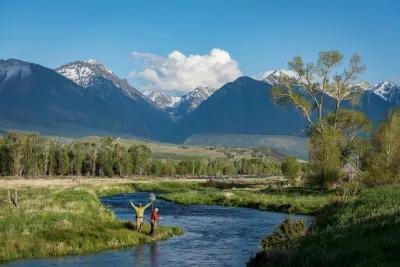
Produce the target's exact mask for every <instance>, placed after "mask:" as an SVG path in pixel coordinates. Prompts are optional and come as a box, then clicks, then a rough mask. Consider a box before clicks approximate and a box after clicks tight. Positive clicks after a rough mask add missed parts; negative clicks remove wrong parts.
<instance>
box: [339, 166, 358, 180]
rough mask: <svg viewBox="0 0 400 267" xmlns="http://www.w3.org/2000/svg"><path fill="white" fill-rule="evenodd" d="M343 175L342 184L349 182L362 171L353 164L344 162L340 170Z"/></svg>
mask: <svg viewBox="0 0 400 267" xmlns="http://www.w3.org/2000/svg"><path fill="white" fill-rule="evenodd" d="M341 171H342V173H343V179H342V180H343V182H350V181H352V180H354V178H356V177H357V176H358V175H360V174H361V173H362V171H361V170H360V169H359V168H358V167H357V166H356V165H355V164H353V163H351V162H346V163H345V164H344V165H343V166H342V169H341Z"/></svg>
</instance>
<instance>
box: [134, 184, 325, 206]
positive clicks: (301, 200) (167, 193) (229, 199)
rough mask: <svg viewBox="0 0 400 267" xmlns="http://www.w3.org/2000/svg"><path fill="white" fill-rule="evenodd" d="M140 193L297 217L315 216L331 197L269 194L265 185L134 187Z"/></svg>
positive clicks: (289, 191)
mask: <svg viewBox="0 0 400 267" xmlns="http://www.w3.org/2000/svg"><path fill="white" fill-rule="evenodd" d="M134 187H135V189H136V190H137V191H153V192H159V193H162V195H161V196H160V197H161V198H163V199H166V200H169V201H174V202H177V203H181V204H205V205H223V206H233V207H249V208H256V209H260V210H268V211H280V212H288V213H297V214H314V213H315V212H317V211H318V210H320V209H321V208H322V207H323V206H325V205H327V204H328V203H329V195H327V194H321V193H320V192H317V191H312V190H310V191H305V190H302V189H299V190H295V189H281V190H267V189H266V188H268V187H269V185H268V184H262V183H247V182H244V183H224V185H221V183H198V182H158V183H156V182H153V183H135V184H134Z"/></svg>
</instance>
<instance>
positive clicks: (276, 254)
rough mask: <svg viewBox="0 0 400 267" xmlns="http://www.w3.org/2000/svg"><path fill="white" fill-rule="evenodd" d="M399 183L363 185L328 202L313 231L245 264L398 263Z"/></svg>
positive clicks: (329, 264) (344, 264) (357, 264)
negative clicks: (352, 195) (342, 198)
mask: <svg viewBox="0 0 400 267" xmlns="http://www.w3.org/2000/svg"><path fill="white" fill-rule="evenodd" d="M399 200H400V185H391V186H383V187H377V188H372V189H365V190H363V191H362V192H361V193H360V194H359V195H358V196H357V197H356V198H354V199H349V200H347V201H338V202H335V203H332V204H331V205H329V206H326V207H325V208H324V209H323V210H322V212H321V214H320V215H319V216H317V220H316V225H315V227H314V228H313V229H312V230H311V232H310V233H309V234H308V235H306V236H302V237H300V238H298V239H297V240H294V243H293V244H291V245H290V246H289V247H290V248H289V249H284V248H285V247H287V246H285V245H284V244H278V245H277V246H276V247H275V248H274V247H273V248H272V249H270V250H269V251H266V252H260V253H258V255H257V256H256V257H255V258H254V259H252V260H251V261H250V262H249V264H248V266H252V267H255V266H400V259H399V257H398V248H399V243H398V240H399V239H400V206H399Z"/></svg>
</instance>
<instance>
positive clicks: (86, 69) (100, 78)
mask: <svg viewBox="0 0 400 267" xmlns="http://www.w3.org/2000/svg"><path fill="white" fill-rule="evenodd" d="M56 71H57V72H58V73H59V74H61V75H63V76H65V77H66V78H68V79H70V80H72V81H73V82H75V83H76V84H78V85H80V86H82V87H83V88H94V87H95V88H99V87H104V85H106V84H107V83H108V86H107V87H110V86H109V83H110V82H111V83H112V85H113V86H114V87H117V88H119V89H120V90H121V91H122V92H123V93H124V94H125V95H127V96H129V97H130V98H133V99H135V98H136V97H137V96H138V95H141V94H140V92H139V91H138V90H136V89H135V88H133V87H132V86H131V85H130V84H129V83H128V82H127V80H125V79H120V78H119V77H118V76H117V75H115V74H114V73H113V72H112V71H111V70H109V69H107V68H106V67H105V66H104V65H103V64H101V63H99V62H97V61H96V60H93V59H89V60H86V61H74V62H71V63H68V64H65V65H63V66H61V67H58V68H57V69H56ZM100 93H101V92H100Z"/></svg>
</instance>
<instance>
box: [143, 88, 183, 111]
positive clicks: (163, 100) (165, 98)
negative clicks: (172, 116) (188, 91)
mask: <svg viewBox="0 0 400 267" xmlns="http://www.w3.org/2000/svg"><path fill="white" fill-rule="evenodd" d="M142 94H143V95H144V96H146V97H147V99H149V100H150V101H152V102H153V103H154V104H155V105H156V106H157V107H159V108H161V109H166V108H174V107H175V106H176V105H177V104H178V103H179V101H180V100H181V99H182V97H181V96H170V95H167V94H165V93H162V92H157V91H151V90H146V91H143V92H142Z"/></svg>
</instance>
